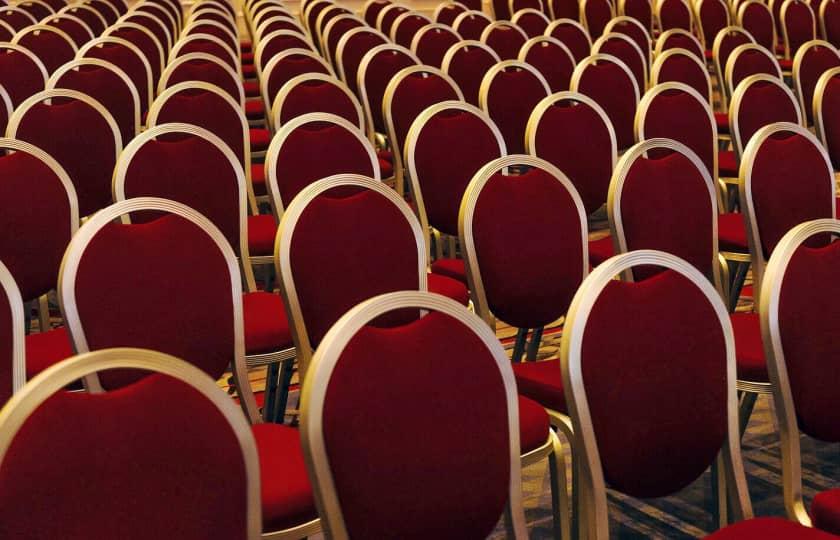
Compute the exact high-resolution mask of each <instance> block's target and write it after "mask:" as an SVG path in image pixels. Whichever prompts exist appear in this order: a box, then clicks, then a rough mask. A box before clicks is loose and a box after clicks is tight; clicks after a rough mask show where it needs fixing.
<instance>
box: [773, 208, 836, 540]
mask: <svg viewBox="0 0 840 540" xmlns="http://www.w3.org/2000/svg"><path fill="white" fill-rule="evenodd" d="M837 232H838V227H837V222H836V221H834V220H830V219H820V220H815V221H810V222H806V223H802V224H801V225H797V226H796V227H794V228H793V229H791V230H790V231H789V232H788V233H787V234H785V236H783V237H782V239H781V240H780V241H779V243H778V244H777V245H776V249H775V251H774V252H773V255H772V256H771V257H770V260H769V261H768V263H767V268H766V273H765V278H764V283H763V285H762V289H761V297H762V298H763V299H764V302H763V305H762V309H761V318H762V323H763V326H764V328H765V329H766V331H767V333H768V337H769V340H768V341H769V343H770V344H771V345H770V347H769V355H768V363H769V366H770V369H769V371H770V377H771V380H772V381H773V402H774V404H775V410H776V417H777V419H778V422H779V428H780V429H779V434H780V435H781V452H782V470H783V471H784V476H783V481H782V485H783V488H784V501H785V510H787V515H788V518H789V519H791V520H794V521H798V522H799V523H801V524H803V525H806V526H811V525H813V526H814V527H817V528H819V529H822V530H825V531H827V532H830V533H832V534H838V533H840V529H838V527H837V517H838V506H837V493H838V492H837V490H836V489H829V490H827V491H823V492H820V493H817V494H816V496H814V498H813V500H812V502H811V507H810V512H809V511H808V508H807V507H806V505H805V501H804V500H803V498H802V469H801V467H802V461H803V460H802V455H801V449H800V442H799V438H800V432H802V433H805V434H807V435H809V436H810V437H813V438H815V439H817V440H820V441H825V442H834V441H837V440H838V433H837V429H836V425H837V424H836V422H835V421H834V420H835V418H836V412H835V411H836V409H835V408H834V407H832V406H831V404H832V403H833V401H834V400H835V399H836V398H835V395H834V393H833V392H831V391H830V390H829V389H830V388H831V385H832V383H833V382H834V381H836V380H837V370H836V367H835V366H834V365H833V362H832V359H833V355H832V351H834V350H835V349H836V347H837V345H836V341H835V340H834V339H833V337H832V336H831V330H829V329H830V328H831V327H832V323H833V322H834V321H836V320H837V308H836V306H835V300H836V294H837V292H836V291H837V286H836V285H835V283H834V279H833V277H834V276H835V275H836V271H837V246H838V244H836V243H834V242H830V243H826V242H825V240H826V237H828V236H829V235H831V236H834V235H836V234H837ZM809 514H810V515H809Z"/></svg>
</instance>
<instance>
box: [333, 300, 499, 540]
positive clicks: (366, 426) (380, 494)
mask: <svg viewBox="0 0 840 540" xmlns="http://www.w3.org/2000/svg"><path fill="white" fill-rule="evenodd" d="M443 366H446V369H447V370H455V371H456V372H458V373H465V374H466V373H468V374H469V376H468V377H443V378H441V376H440V375H441V369H442V368H443ZM360 373H368V374H375V376H372V377H363V378H361V379H360V378H359V377H358V375H359V374H360ZM419 404H422V406H418V405H419ZM507 415H508V410H507V407H506V402H505V396H504V386H503V385H502V383H501V379H500V375H499V371H498V368H497V367H496V365H495V360H493V359H492V358H491V357H490V355H489V353H488V351H487V349H486V347H485V346H484V345H483V343H481V342H480V341H479V339H478V338H477V337H476V336H475V334H473V333H472V332H470V331H467V330H466V329H465V328H464V327H463V326H462V325H461V324H460V323H458V322H456V321H455V320H453V319H452V318H451V317H449V316H446V315H443V314H440V313H431V314H429V315H427V316H425V317H423V318H421V319H420V320H418V321H415V322H413V323H411V324H408V325H405V326H402V327H399V328H389V329H381V328H374V327H365V328H363V329H362V330H361V331H360V332H358V333H357V334H356V336H354V337H353V338H352V339H351V341H350V343H348V345H347V347H346V348H345V349H344V351H343V353H342V355H341V358H340V359H339V361H338V363H337V365H336V366H335V369H334V371H333V373H332V376H331V378H330V382H329V385H328V387H327V393H326V396H325V400H324V411H323V431H324V441H325V451H326V454H327V457H328V459H329V463H330V465H331V469H332V474H333V479H334V481H335V487H336V494H337V496H338V500H339V502H340V504H341V509H342V514H343V517H344V521H345V524H346V525H347V529H348V531H349V533H350V535H351V536H353V537H357V538H385V537H399V538H405V539H414V538H418V539H419V538H439V537H444V536H445V537H451V538H484V537H485V536H487V535H488V534H489V533H490V532H491V531H492V530H493V527H494V526H495V524H496V522H497V521H498V519H499V517H500V515H501V513H502V510H503V509H504V505H505V503H506V501H507V499H508V486H509V481H510V474H511V471H510V456H509V448H508V437H509V433H508V429H507ZM420 432H422V433H423V434H424V436H423V437H417V433H420ZM477 486H480V489H476V487H477Z"/></svg>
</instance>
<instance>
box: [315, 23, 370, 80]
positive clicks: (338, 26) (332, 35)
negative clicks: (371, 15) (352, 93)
mask: <svg viewBox="0 0 840 540" xmlns="http://www.w3.org/2000/svg"><path fill="white" fill-rule="evenodd" d="M364 25H365V23H364V21H363V20H361V19H359V18H358V17H356V16H355V15H346V14H345V15H339V16H338V17H335V18H333V19H332V20H331V21H330V22H328V23H327V25H326V26H325V27H324V35H323V38H322V47H323V52H324V57H325V58H326V59H327V61H329V62H330V63H331V64H332V65H333V66H334V67H337V63H338V59H337V58H336V55H335V51H336V49H337V48H338V42H339V40H340V39H341V38H342V37H344V34H346V33H347V32H349V31H350V30H352V29H354V28H362V27H364Z"/></svg>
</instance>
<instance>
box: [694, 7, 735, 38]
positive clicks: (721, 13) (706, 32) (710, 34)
mask: <svg viewBox="0 0 840 540" xmlns="http://www.w3.org/2000/svg"><path fill="white" fill-rule="evenodd" d="M697 20H698V22H699V23H700V26H701V27H702V29H703V39H704V40H705V45H706V48H707V49H711V48H712V43H714V40H715V36H717V35H718V32H720V31H721V30H723V29H724V28H726V27H727V26H729V6H728V5H727V4H726V2H724V1H723V0H703V2H702V3H700V4H698V9H697Z"/></svg>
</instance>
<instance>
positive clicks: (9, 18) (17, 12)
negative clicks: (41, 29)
mask: <svg viewBox="0 0 840 540" xmlns="http://www.w3.org/2000/svg"><path fill="white" fill-rule="evenodd" d="M0 20H2V21H3V22H4V23H6V24H7V25H9V26H11V27H12V30H14V32H13V35H14V34H16V33H18V32H20V31H21V30H23V29H24V28H26V27H27V26H31V25H33V24H38V19H36V18H35V17H33V16H32V15H30V14H29V12H27V11H24V10H22V9H20V8H19V7H16V6H3V7H0Z"/></svg>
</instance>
